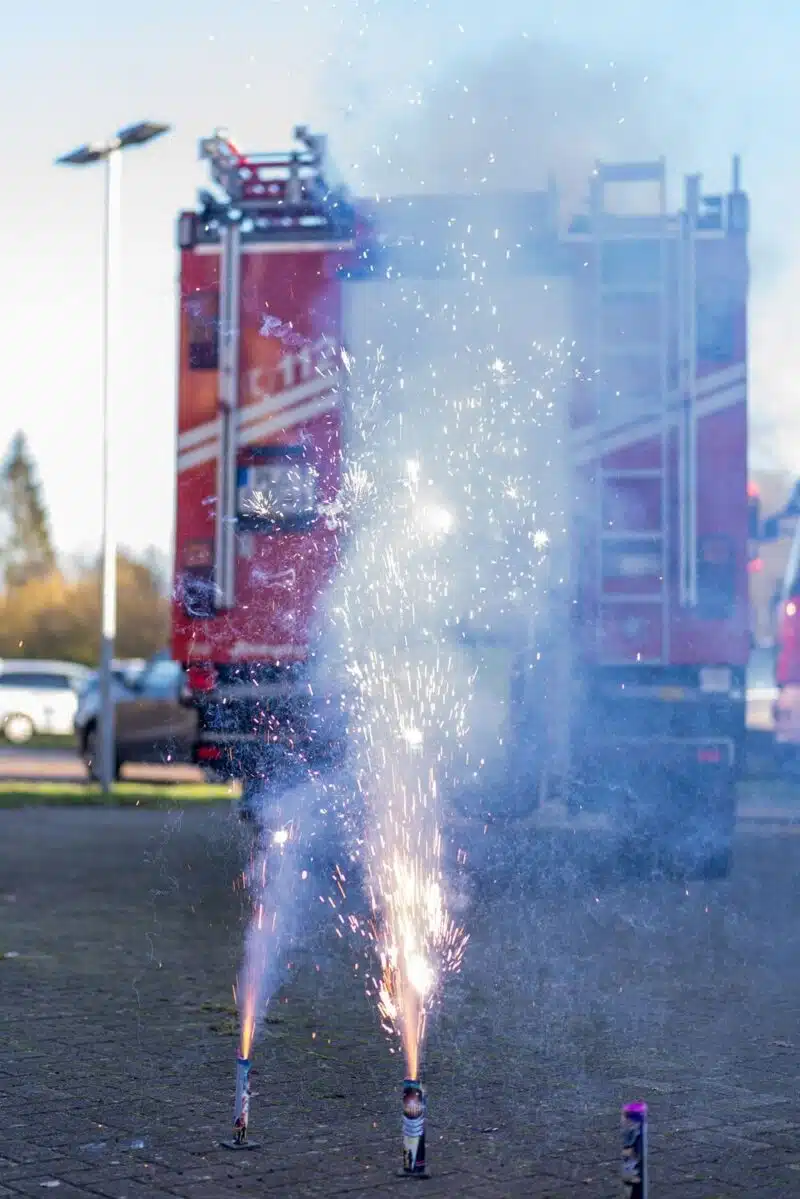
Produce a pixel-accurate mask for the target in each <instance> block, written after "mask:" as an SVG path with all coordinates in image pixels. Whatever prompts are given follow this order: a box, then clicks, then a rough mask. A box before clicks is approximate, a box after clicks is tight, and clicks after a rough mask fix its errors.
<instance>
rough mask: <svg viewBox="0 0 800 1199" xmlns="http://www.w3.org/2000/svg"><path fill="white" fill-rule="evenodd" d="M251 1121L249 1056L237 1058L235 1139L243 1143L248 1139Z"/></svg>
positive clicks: (236, 1141)
mask: <svg viewBox="0 0 800 1199" xmlns="http://www.w3.org/2000/svg"><path fill="white" fill-rule="evenodd" d="M249 1121H250V1062H249V1060H248V1059H247V1058H244V1057H237V1059H236V1100H235V1102H234V1105H233V1140H234V1143H235V1144H237V1145H243V1144H244V1143H245V1141H246V1140H247V1125H248V1123H249Z"/></svg>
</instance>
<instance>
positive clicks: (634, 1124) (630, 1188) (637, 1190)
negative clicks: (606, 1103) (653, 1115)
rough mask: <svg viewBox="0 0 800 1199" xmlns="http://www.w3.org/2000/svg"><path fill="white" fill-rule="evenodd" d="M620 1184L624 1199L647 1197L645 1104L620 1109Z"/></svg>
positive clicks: (642, 1198) (634, 1104)
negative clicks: (622, 1188)
mask: <svg viewBox="0 0 800 1199" xmlns="http://www.w3.org/2000/svg"><path fill="white" fill-rule="evenodd" d="M622 1184H623V1187H624V1193H625V1199H647V1104H646V1103H626V1104H625V1105H624V1107H623V1109H622Z"/></svg>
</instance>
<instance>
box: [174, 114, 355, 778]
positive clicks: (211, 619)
mask: <svg viewBox="0 0 800 1199" xmlns="http://www.w3.org/2000/svg"><path fill="white" fill-rule="evenodd" d="M296 137H297V139H298V141H299V143H300V145H299V147H298V148H297V149H296V150H294V151H291V152H288V153H283V154H269V155H260V156H246V155H244V154H242V153H240V152H239V150H238V149H237V148H236V147H235V146H234V145H233V144H232V143H231V142H230V140H228V138H227V137H226V136H225V135H223V134H221V133H217V134H215V135H214V136H213V137H211V138H208V139H206V140H204V141H203V142H202V143H201V158H203V159H204V160H206V161H207V163H208V165H209V167H210V172H211V176H212V180H213V185H214V190H213V191H204V192H201V193H200V204H199V210H198V211H194V212H192V211H188V212H184V213H182V214H181V216H180V219H179V223H178V243H179V249H180V348H179V383H178V430H177V437H178V449H177V471H178V485H177V514H176V553H175V587H174V597H173V634H172V648H173V655H174V656H175V658H176V659H177V660H178V661H180V662H181V663H182V664H183V665H184V667H185V670H186V681H187V691H188V694H189V697H190V702H191V703H193V704H194V705H195V706H196V707H197V710H198V713H199V728H200V732H199V743H198V745H197V750H196V753H197V760H198V762H199V763H200V764H202V765H204V766H206V767H210V768H213V769H214V770H215V771H217V772H219V773H221V774H224V775H228V776H239V777H242V776H243V777H245V778H251V779H255V778H258V777H260V776H262V775H264V774H267V773H268V772H269V771H270V770H271V769H273V768H274V766H275V762H276V761H277V760H279V759H281V758H282V757H284V756H286V755H288V756H289V757H290V758H293V759H294V758H297V757H300V758H302V759H303V760H307V761H309V762H312V763H313V762H317V761H320V762H322V761H326V760H331V759H335V758H337V757H338V756H339V755H340V754H341V751H342V748H343V745H344V728H345V717H344V712H343V708H342V701H341V696H337V695H332V694H330V693H320V692H319V689H318V687H317V685H316V681H315V677H314V671H313V662H314V656H315V645H316V643H317V639H318V637H319V635H320V632H321V624H320V618H321V610H320V599H321V596H322V595H323V593H324V592H325V590H326V588H327V586H328V584H329V582H330V579H331V575H332V573H333V571H334V570H335V567H336V562H337V554H338V539H339V533H338V530H337V528H336V527H335V522H333V521H332V520H331V519H328V518H326V516H325V512H326V511H327V510H330V509H331V507H332V506H333V505H334V503H335V500H336V496H337V494H338V492H339V485H340V478H341V471H342V440H343V434H344V423H345V417H344V404H345V398H346V386H345V378H346V372H345V370H344V367H343V362H342V312H341V288H340V283H339V278H338V275H339V271H340V269H341V268H342V266H343V265H344V264H345V263H346V261H347V259H348V256H349V255H351V254H352V252H353V248H354V244H355V241H354V239H355V218H354V214H353V211H352V209H351V208H350V206H349V205H348V204H347V202H346V200H345V198H344V196H342V195H341V194H340V193H338V192H337V191H336V190H334V189H333V188H332V187H331V186H330V185H329V183H328V182H327V180H326V178H325V170H326V165H325V143H324V139H321V138H317V137H314V136H311V135H309V134H308V133H307V131H306V130H304V129H299V130H297V131H296Z"/></svg>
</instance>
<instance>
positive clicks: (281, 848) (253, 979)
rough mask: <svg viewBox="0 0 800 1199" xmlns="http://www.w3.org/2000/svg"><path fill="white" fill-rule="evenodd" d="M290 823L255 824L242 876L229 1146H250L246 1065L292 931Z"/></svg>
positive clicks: (293, 837)
mask: <svg viewBox="0 0 800 1199" xmlns="http://www.w3.org/2000/svg"><path fill="white" fill-rule="evenodd" d="M296 846H297V831H296V827H295V825H294V823H291V822H290V823H288V824H286V825H285V826H284V827H279V828H276V829H270V830H269V831H267V830H266V828H265V827H263V825H261V826H260V827H259V830H258V836H257V838H256V840H255V843H254V846H253V850H252V853H251V858H250V862H249V866H248V869H246V870H245V871H244V872H243V874H242V876H241V879H240V883H241V886H242V888H243V889H244V891H245V892H246V893H247V895H248V898H249V903H250V907H251V916H250V923H249V926H248V929H247V933H246V936H245V944H244V954H243V960H242V967H241V970H240V972H239V977H238V980H237V984H236V987H235V988H234V998H235V1000H236V1006H237V1008H238V1012H239V1045H238V1050H237V1055H236V1094H235V1100H234V1112H233V1135H232V1137H231V1139H230V1140H227V1141H223V1142H222V1143H223V1145H224V1146H225V1147H226V1148H229V1149H253V1148H255V1147H256V1143H255V1142H254V1141H251V1140H250V1139H249V1122H250V1095H251V1090H250V1069H251V1058H252V1051H253V1046H254V1044H255V1040H256V1036H257V1034H258V1032H259V1027H260V1024H261V1021H262V1020H263V1018H264V1016H265V1015H266V1011H267V1005H268V1003H269V1000H270V997H271V995H272V994H273V992H274V990H275V987H276V985H277V980H278V975H279V969H280V953H281V951H282V949H283V948H284V946H285V944H286V942H287V940H288V937H289V935H290V931H291V930H290V928H289V918H290V916H291V913H292V912H293V910H294V902H293V899H294V897H293V895H292V891H293V890H294V888H295V887H296V885H297V883H298V881H299V879H300V878H301V875H300V874H299V870H298V863H297V860H296V852H295V850H296Z"/></svg>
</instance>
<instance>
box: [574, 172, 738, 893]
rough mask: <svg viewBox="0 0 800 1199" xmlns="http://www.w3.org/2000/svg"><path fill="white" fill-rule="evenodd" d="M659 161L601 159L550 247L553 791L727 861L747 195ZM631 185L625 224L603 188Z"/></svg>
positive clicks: (717, 868) (639, 837) (719, 862)
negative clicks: (585, 197) (569, 610)
mask: <svg viewBox="0 0 800 1199" xmlns="http://www.w3.org/2000/svg"><path fill="white" fill-rule="evenodd" d="M739 172H740V168H739V162H738V159H734V164H733V173H732V183H731V188H730V191H729V192H728V193H727V194H722V195H719V194H717V195H711V196H709V195H705V194H704V193H703V191H702V188H701V177H700V176H699V175H695V176H690V177H688V178H687V180H686V183H685V196H684V206H683V209H682V210H681V211H679V212H670V211H669V209H668V206H667V199H666V196H667V184H666V176H665V170H664V164H663V162H659V163H655V164H651V165H648V164H643V165H619V166H614V165H611V166H607V167H604V166H602V165H601V166H599V167H598V170H597V172H596V174H595V177H594V179H593V181H592V185H591V193H590V205H589V212H588V214H587V216H586V217H585V218H584V219H583V220H581V221H579V222H573V224H572V226H571V228H570V232H569V234H568V237H567V241H568V242H569V243H570V244H571V245H572V247H573V252H574V254H575V255H576V262H575V265H576V267H578V266H579V265H580V266H583V270H582V272H581V271H578V272H577V273H576V303H577V305H578V307H579V309H580V310H582V311H583V312H584V313H587V314H590V316H589V323H588V324H587V325H584V326H583V333H582V337H581V340H582V344H583V345H584V346H585V354H586V367H585V369H584V370H583V371H582V375H583V378H582V379H580V380H577V381H576V388H575V396H574V404H573V410H572V415H571V432H572V444H573V455H574V461H575V471H576V474H575V478H576V509H575V511H576V521H575V524H574V531H575V557H574V560H573V561H574V582H575V595H576V596H577V598H578V603H577V604H576V605H575V607H574V614H573V620H574V633H575V640H576V643H577V644H578V645H579V663H578V667H577V670H576V672H575V682H576V688H577V691H576V693H575V695H574V696H573V701H574V702H573V705H572V709H571V717H572V726H571V737H572V746H573V757H572V763H571V771H570V782H571V785H570V798H571V800H572V802H573V803H574V804H575V805H577V806H582V807H588V808H591V807H593V806H600V807H604V808H606V809H609V808H610V809H611V810H612V811H613V812H614V814H615V815H616V817H617V819H618V821H619V824H620V827H621V828H622V829H623V830H627V832H628V834H629V837H630V839H631V841H632V842H633V843H634V844H635V846H636V847H637V848H638V849H641V848H642V847H643V846H649V847H650V848H652V849H653V850H655V851H656V852H658V853H661V852H662V851H667V852H668V853H669V855H670V856H673V857H674V856H675V853H677V855H678V856H679V858H680V859H682V860H683V859H688V860H691V861H694V862H695V864H696V865H697V866H698V867H699V868H700V869H701V870H703V871H705V872H706V873H710V874H722V873H725V872H726V871H727V869H728V864H729V860H730V848H731V841H732V836H733V829H734V823H735V807H736V804H735V782H736V778H737V774H738V771H739V768H740V763H741V761H742V757H743V746H744V735H745V703H744V697H745V671H746V666H747V660H748V656H749V652H750V643H751V635H750V621H749V600H748V569H747V567H748V534H749V517H748V498H747V473H746V472H747V393H746V382H747V371H746V346H747V294H748V257H747V233H748V227H749V212H748V201H747V197H746V195H745V193H744V192H743V191H742V189H741V185H740V173H739ZM643 188H649V189H650V191H651V193H652V197H653V198H652V202H651V204H650V205H649V208H648V210H647V211H646V212H642V210H641V209H639V215H621V214H624V213H626V212H627V213H628V214H630V213H631V212H632V205H630V204H627V205H626V203H625V201H624V198H623V200H622V203H621V204H620V203H619V200H620V193H622V194H623V197H624V193H625V192H626V190H627V191H631V190H632V189H636V190H637V191H638V192H641V190H642V189H643Z"/></svg>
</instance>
